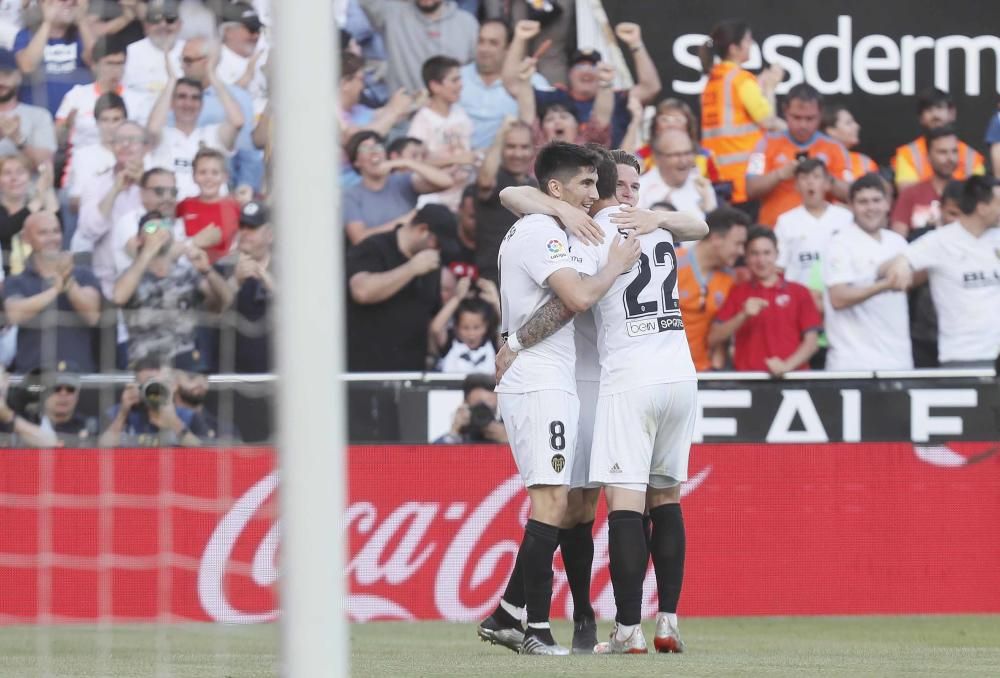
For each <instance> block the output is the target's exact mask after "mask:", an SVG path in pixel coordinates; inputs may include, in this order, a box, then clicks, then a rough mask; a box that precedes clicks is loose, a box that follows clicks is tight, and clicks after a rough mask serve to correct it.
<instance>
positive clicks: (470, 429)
mask: <svg viewBox="0 0 1000 678" xmlns="http://www.w3.org/2000/svg"><path fill="white" fill-rule="evenodd" d="M494 421H496V413H495V412H493V408H491V407H490V406H489V405H487V404H486V403H477V404H475V405H473V406H472V407H470V408H469V423H468V424H466V425H465V426H463V427H462V435H464V436H466V437H467V438H468V439H469V440H470V441H473V442H482V441H485V440H487V438H486V436H485V429H486V427H487V426H489V425H490V424H492V423H493V422H494Z"/></svg>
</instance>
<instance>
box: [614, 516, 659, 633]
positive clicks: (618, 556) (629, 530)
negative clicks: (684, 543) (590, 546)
mask: <svg viewBox="0 0 1000 678" xmlns="http://www.w3.org/2000/svg"><path fill="white" fill-rule="evenodd" d="M608 555H609V556H610V560H611V565H610V567H609V569H610V570H611V585H612V587H613V588H614V591H615V605H616V606H617V608H618V612H617V614H616V615H615V621H617V622H618V623H619V624H624V625H626V626H634V625H636V624H638V623H640V622H641V621H642V581H643V579H644V578H645V575H646V567H647V565H648V564H649V551H648V550H647V547H646V534H645V532H643V529H642V514H641V513H638V512H636V511H612V512H611V513H609V514H608Z"/></svg>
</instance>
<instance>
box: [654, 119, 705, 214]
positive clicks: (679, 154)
mask: <svg viewBox="0 0 1000 678" xmlns="http://www.w3.org/2000/svg"><path fill="white" fill-rule="evenodd" d="M652 149H653V159H654V161H655V166H654V167H653V168H652V169H651V170H649V171H648V172H646V173H645V174H643V175H642V176H641V177H640V178H639V207H640V208H643V209H647V208H649V207H651V206H652V205H654V204H656V203H658V202H669V203H670V204H671V205H673V206H674V207H675V208H677V209H678V210H680V211H691V212H697V213H698V215H699V216H700V217H702V218H704V216H705V214H707V213H708V212H711V211H712V210H714V209H715V207H716V198H715V190H714V189H713V188H712V183H711V182H710V181H709V180H708V179H706V178H705V177H703V176H702V175H701V173H700V172H699V171H698V168H697V166H696V165H695V158H696V151H695V145H694V141H693V140H692V139H691V137H690V135H689V134H688V133H687V132H686V131H680V130H667V131H666V132H663V133H662V134H660V136H658V137H657V138H655V139H654V140H653V144H652Z"/></svg>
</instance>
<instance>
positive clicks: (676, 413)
mask: <svg viewBox="0 0 1000 678" xmlns="http://www.w3.org/2000/svg"><path fill="white" fill-rule="evenodd" d="M638 170H639V165H638V162H637V161H636V159H635V158H634V157H633V156H631V155H630V154H628V153H625V152H623V151H612V152H611V153H609V152H608V151H606V150H604V149H602V148H600V147H596V146H588V147H582V146H577V145H574V144H567V143H561V142H556V143H552V144H549V145H548V146H546V147H545V148H543V149H542V150H541V151H540V152H539V154H538V158H537V160H536V164H535V176H536V177H537V179H538V182H539V185H540V186H541V188H542V191H538V190H536V189H534V188H531V187H512V188H507V189H505V190H504V191H503V192H502V193H501V201H502V202H503V204H504V205H505V206H506V207H508V209H510V210H511V211H513V212H515V213H516V214H518V215H526V216H523V217H522V218H521V219H520V220H519V221H518V222H517V223H515V224H514V226H512V227H511V229H510V231H509V232H508V233H507V236H506V237H505V239H504V241H503V243H502V245H501V247H500V254H499V257H498V268H499V271H500V297H501V309H502V319H501V330H502V332H503V333H504V335H505V336H506V338H507V342H506V343H505V344H504V346H503V347H501V350H500V352H499V354H498V356H497V373H498V380H497V383H498V385H497V393H498V394H499V404H500V412H501V414H502V416H503V420H504V425H505V426H506V427H507V434H508V437H509V439H510V444H511V449H512V451H513V454H514V459H515V462H516V463H517V467H518V470H519V471H520V473H521V477H522V479H523V480H524V484H525V486H526V487H527V490H528V496H529V499H530V502H531V512H530V516H529V520H528V523H527V525H526V526H525V531H524V538H523V540H522V542H521V547H520V549H519V551H518V555H517V560H516V561H515V566H514V571H513V572H512V573H511V578H510V581H509V582H508V584H507V588H506V590H505V591H504V594H503V597H502V598H501V600H500V604H499V605H498V606H497V609H496V610H495V611H494V613H493V614H492V615H490V617H488V618H487V619H486V620H485V621H483V622H482V623H481V624H480V625H479V628H478V634H479V636H480V637H481V638H482V639H483V640H488V641H490V642H493V643H499V644H501V645H503V646H505V647H508V648H510V649H512V650H515V651H519V652H521V653H523V654H543V655H565V654H569V650H568V649H566V648H564V647H562V646H560V645H559V644H558V643H556V641H555V639H554V638H553V637H552V632H551V629H550V627H549V608H550V604H551V599H552V578H553V573H552V557H553V554H554V553H555V549H556V547H557V546H559V547H560V548H561V549H562V555H563V563H564V564H565V569H566V576H567V579H568V582H569V586H570V591H571V593H572V596H573V608H574V612H573V618H574V632H573V643H572V648H573V653H574V654H576V653H580V654H590V653H593V652H596V653H602V654H622V653H644V652H646V651H647V648H646V641H645V638H644V637H643V634H642V628H641V626H640V621H641V614H642V612H641V610H642V582H643V579H644V577H645V573H646V567H647V564H648V562H649V557H650V555H652V557H653V565H654V568H655V572H656V581H657V588H658V592H659V608H660V614H659V615H658V617H657V625H656V637H655V639H654V645H655V647H656V648H657V649H658V650H660V651H663V652H680V651H681V650H682V649H683V643H682V642H681V640H680V636H679V634H678V631H677V615H676V612H677V601H678V598H679V595H680V588H681V582H682V579H683V572H684V523H683V519H682V516H681V510H680V504H679V500H680V483H681V482H683V481H684V480H687V461H688V452H689V449H690V444H691V436H692V433H693V429H694V418H695V411H696V410H695V407H696V402H697V382H696V377H695V369H694V364H693V362H692V360H691V354H690V351H689V348H688V344H687V340H686V339H685V336H684V324H683V321H682V320H681V316H680V310H679V308H678V296H677V285H676V281H677V256H676V254H675V252H674V248H673V242H674V239H675V238H676V239H677V240H697V239H700V238H702V237H704V235H705V234H706V233H707V231H708V228H707V226H706V225H705V223H704V221H702V220H701V219H699V218H696V217H693V216H692V215H689V214H685V213H677V212H673V213H669V212H651V211H648V210H639V209H636V208H635V207H634V205H635V202H636V200H637V197H638V196H637V195H636V193H637V186H638ZM588 214H589V215H592V217H593V218H590V217H589V216H588ZM557 219H558V221H557ZM563 227H565V228H566V231H568V233H569V235H568V236H567V233H564V231H563ZM570 321H572V322H570ZM602 487H603V488H604V492H605V497H606V500H607V502H608V508H609V514H608V546H609V557H610V571H611V581H612V586H613V589H614V596H615V603H616V607H617V614H616V617H615V619H616V624H615V630H614V631H612V633H611V638H610V640H609V641H608V642H605V643H600V644H598V643H597V625H596V622H595V619H594V611H593V608H592V607H591V604H590V575H591V568H592V564H593V557H594V542H593V524H594V515H595V511H596V506H597V500H598V497H599V494H600V489H601V488H602ZM644 513H648V515H649V518H650V520H651V522H652V533H651V536H649V537H647V532H646V530H645V529H644V523H643V515H644ZM522 612H526V617H527V626H526V627H522V626H521V617H522Z"/></svg>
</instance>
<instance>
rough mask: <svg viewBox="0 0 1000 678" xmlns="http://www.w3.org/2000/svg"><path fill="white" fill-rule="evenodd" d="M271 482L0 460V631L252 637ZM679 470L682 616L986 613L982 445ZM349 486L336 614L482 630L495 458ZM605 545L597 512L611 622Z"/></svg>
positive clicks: (505, 515)
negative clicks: (2, 626) (15, 626)
mask: <svg viewBox="0 0 1000 678" xmlns="http://www.w3.org/2000/svg"><path fill="white" fill-rule="evenodd" d="M274 467H275V456H274V454H273V452H272V451H271V450H269V449H264V448H255V449H229V450H188V449H175V450H116V451H101V450H55V451H41V452H39V451H36V450H0V525H2V526H3V529H2V531H0V622H2V623H25V622H36V621H37V622H68V621H94V620H97V619H106V620H111V621H136V620H145V621H160V622H169V621H180V620H217V621H228V622H252V621H265V620H270V619H273V618H274V617H275V614H276V607H277V601H276V595H275V594H276V590H275V582H276V580H277V576H278V568H277V553H278V541H279V539H278V531H279V526H278V523H277V522H276V497H275V494H274V490H275V488H276V486H277V482H278V481H277V474H276V473H275V468H274ZM691 470H692V475H691V481H690V482H689V483H688V484H687V486H686V490H685V491H686V497H685V499H684V512H685V518H686V522H687V529H688V558H687V572H686V576H685V588H684V593H683V596H682V599H681V613H682V614H684V615H687V616H692V615H757V614H774V615H787V614H848V613H850V614H864V613H893V614H898V613H937V612H941V613H945V612H1000V588H998V587H997V586H996V581H997V580H996V568H997V565H998V563H1000V531H998V530H997V525H1000V455H996V454H995V453H994V451H993V450H992V449H990V446H989V445H985V444H974V443H964V444H955V445H953V446H951V447H943V446H938V447H928V448H914V447H913V446H912V445H909V444H889V443H885V444H857V445H846V444H845V445H816V446H796V445H703V446H696V448H695V450H694V451H693V454H692V466H691ZM349 471H350V475H349V477H350V488H349V496H350V506H349V508H348V510H347V513H346V516H345V517H342V518H341V517H333V516H330V517H325V516H316V519H317V520H327V521H328V522H329V523H330V528H331V529H337V524H338V523H340V524H341V525H344V524H345V523H346V525H347V530H348V540H349V544H350V563H349V567H348V571H349V576H350V586H351V594H350V597H349V600H348V601H347V607H348V610H349V611H350V614H351V616H352V617H353V618H354V619H357V620H373V619H442V618H443V619H451V620H464V621H471V620H477V619H479V618H480V617H482V616H484V615H486V614H487V613H488V612H489V611H490V610H491V609H492V607H493V606H494V605H495V603H496V600H497V597H498V596H499V594H500V592H501V591H502V589H503V586H504V583H505V580H506V577H507V574H508V573H509V571H510V569H511V567H512V565H513V555H514V552H515V551H516V549H517V545H518V543H519V541H520V537H521V524H522V522H523V520H524V518H525V512H526V499H525V494H524V492H523V491H522V490H521V487H520V481H519V478H518V476H517V474H516V472H515V470H514V466H513V463H512V461H511V459H510V456H509V454H508V453H507V451H506V450H505V449H503V448H494V447H372V448H368V447H356V448H352V449H351V451H350V457H349ZM606 544H607V542H606V524H605V519H604V516H603V513H602V514H601V515H600V516H599V517H598V529H597V531H596V556H595V565H594V566H595V574H594V587H593V595H594V597H595V599H596V608H597V610H598V612H599V613H600V614H601V615H604V616H610V615H612V614H613V609H614V603H613V598H612V595H611V587H610V581H609V577H608V574H607V568H606V564H607V548H606ZM652 583H653V580H652V576H651V575H650V576H649V577H647V582H646V584H647V594H648V595H647V612H652V611H654V609H655V608H654V604H655V603H654V601H655V595H654V594H653V592H652ZM568 607H569V595H568V590H567V588H566V586H565V579H564V577H563V576H562V573H561V569H560V568H559V567H558V565H557V576H556V601H555V604H554V606H553V612H554V614H556V615H563V614H565V613H566V612H567V609H568Z"/></svg>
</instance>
